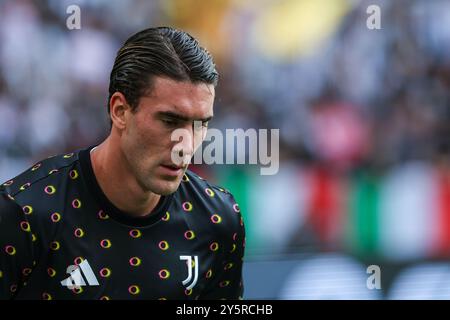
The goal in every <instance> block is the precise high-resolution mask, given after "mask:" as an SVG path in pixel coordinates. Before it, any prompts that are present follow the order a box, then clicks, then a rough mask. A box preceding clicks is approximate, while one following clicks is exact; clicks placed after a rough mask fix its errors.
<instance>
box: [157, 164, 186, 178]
mask: <svg viewBox="0 0 450 320" xmlns="http://www.w3.org/2000/svg"><path fill="white" fill-rule="evenodd" d="M160 167H161V168H162V171H163V172H164V174H165V175H169V176H178V175H180V174H181V173H182V172H183V170H184V169H185V167H183V166H177V165H174V164H162V165H160Z"/></svg>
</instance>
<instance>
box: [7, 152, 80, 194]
mask: <svg viewBox="0 0 450 320" xmlns="http://www.w3.org/2000/svg"><path fill="white" fill-rule="evenodd" d="M77 161H78V153H68V154H61V155H56V156H51V157H48V158H46V159H43V160H41V161H38V162H37V163H36V164H34V165H33V166H31V167H30V168H28V169H26V170H25V171H23V172H22V173H20V174H18V175H17V176H16V177H14V178H12V179H10V180H8V181H6V182H4V183H3V184H2V185H1V188H2V189H3V190H4V192H5V193H7V194H8V195H9V196H10V197H16V196H18V195H21V194H27V193H32V192H33V191H34V190H35V189H36V188H38V187H39V186H41V185H42V184H45V183H46V182H47V183H48V181H55V180H57V179H58V178H61V173H67V174H68V175H69V177H70V175H72V177H76V176H77V175H78V172H76V171H74V172H70V169H71V168H72V167H73V166H74V165H75V163H76V162H77ZM47 191H48V192H51V190H50V189H48V190H47Z"/></svg>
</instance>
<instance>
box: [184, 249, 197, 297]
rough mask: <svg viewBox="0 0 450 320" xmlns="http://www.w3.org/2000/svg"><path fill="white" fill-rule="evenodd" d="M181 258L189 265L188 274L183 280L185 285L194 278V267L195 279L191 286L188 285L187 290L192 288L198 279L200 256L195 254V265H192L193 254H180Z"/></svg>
mask: <svg viewBox="0 0 450 320" xmlns="http://www.w3.org/2000/svg"><path fill="white" fill-rule="evenodd" d="M180 260H185V261H186V265H187V267H188V276H187V278H186V279H184V280H183V281H182V283H183V285H184V286H186V285H187V284H188V283H189V282H191V280H192V268H193V269H194V280H193V281H192V282H191V284H190V285H189V286H187V287H186V289H187V290H190V289H192V288H193V287H194V286H195V285H196V284H197V280H198V256H194V265H192V256H180Z"/></svg>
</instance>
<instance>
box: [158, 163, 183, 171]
mask: <svg viewBox="0 0 450 320" xmlns="http://www.w3.org/2000/svg"><path fill="white" fill-rule="evenodd" d="M162 166H163V167H166V168H168V169H172V170H179V169H184V167H183V166H177V165H174V164H162Z"/></svg>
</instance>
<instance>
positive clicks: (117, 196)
mask: <svg viewBox="0 0 450 320" xmlns="http://www.w3.org/2000/svg"><path fill="white" fill-rule="evenodd" d="M90 156H91V162H92V169H93V171H94V174H95V178H96V179H97V181H98V184H99V185H100V188H101V189H102V191H103V193H104V194H105V195H106V197H107V198H108V199H109V201H111V202H112V203H113V204H114V205H115V206H116V207H117V208H118V209H120V210H121V211H123V212H126V213H128V214H130V215H132V216H135V217H140V216H146V215H148V214H149V213H150V212H152V210H153V209H154V208H155V207H156V205H157V204H158V201H159V199H160V197H161V196H160V195H158V194H155V193H152V192H149V191H146V190H143V189H142V188H141V186H140V185H139V183H138V182H137V181H136V179H135V177H134V176H133V174H132V172H130V171H129V170H128V166H127V165H126V158H125V156H124V154H123V152H122V150H120V148H118V147H117V144H114V143H112V141H111V136H109V137H108V138H107V139H106V140H105V141H103V142H102V143H101V144H100V145H98V146H97V147H96V148H94V149H92V150H91V155H90Z"/></svg>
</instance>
